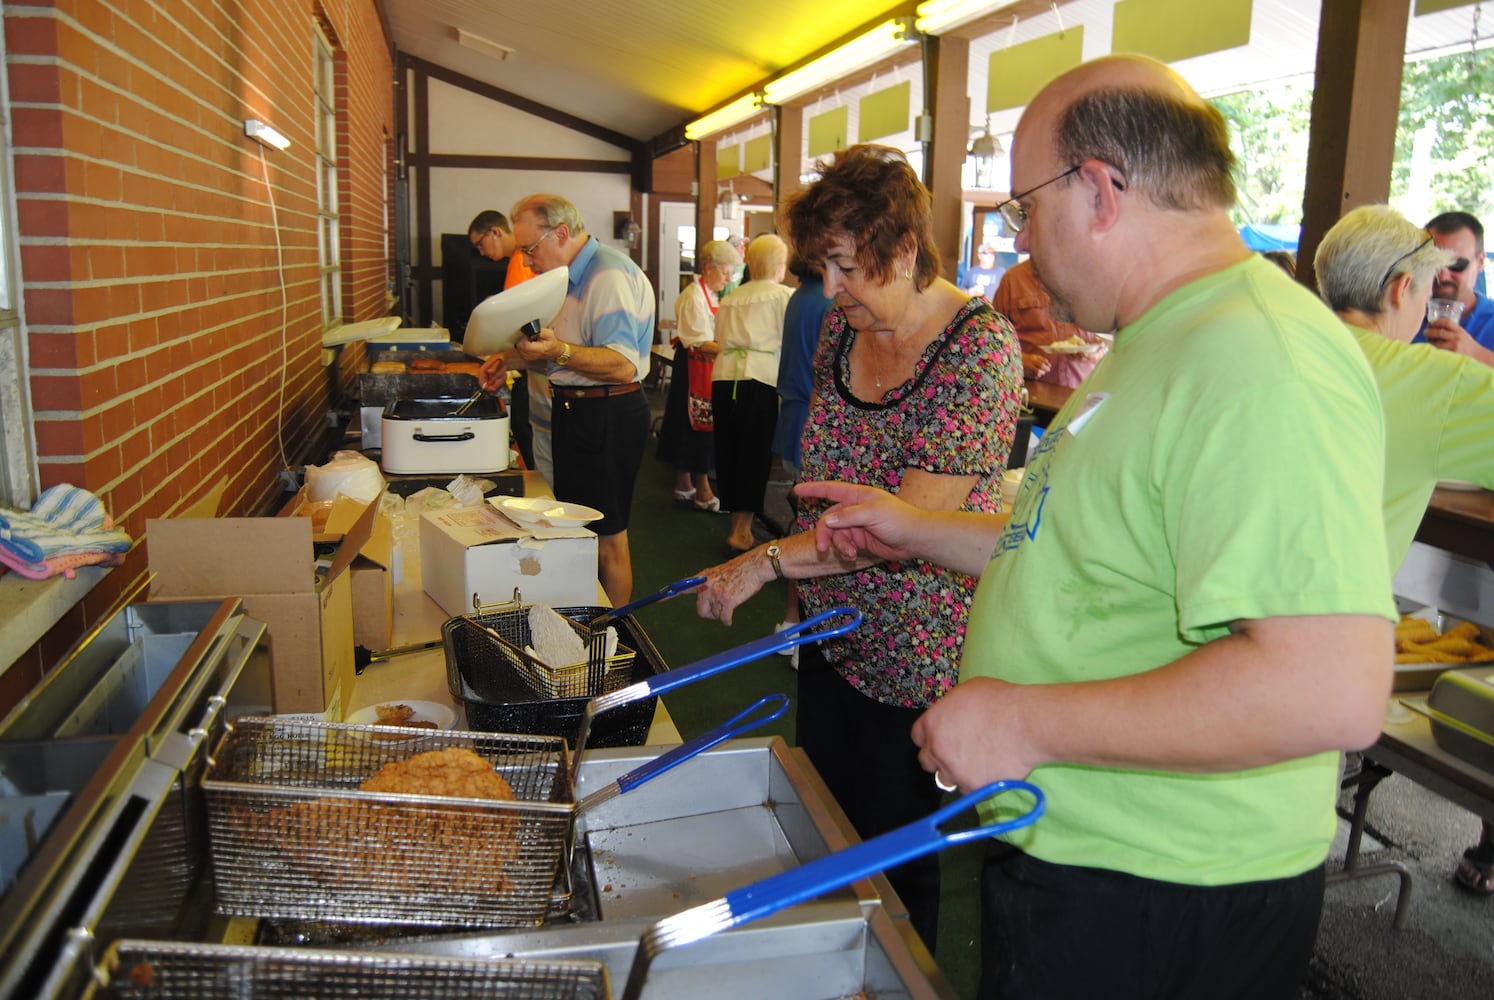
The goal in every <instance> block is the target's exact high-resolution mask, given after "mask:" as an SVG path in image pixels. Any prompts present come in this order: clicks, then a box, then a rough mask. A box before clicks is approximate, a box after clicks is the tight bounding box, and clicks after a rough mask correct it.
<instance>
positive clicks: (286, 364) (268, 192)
mask: <svg viewBox="0 0 1494 1000" xmlns="http://www.w3.org/2000/svg"><path fill="white" fill-rule="evenodd" d="M259 165H260V169H261V170H262V171H263V172H264V179H265V200H266V201H268V202H269V204H270V227H271V228H272V229H273V230H274V232H275V273H276V275H277V276H278V277H279V278H280V393H279V399H278V401H277V403H276V405H275V448H276V450H277V451H278V452H279V453H280V467H281V470H282V473H283V474H285V475H290V474H291V467H290V459H288V458H287V457H286V454H285V383H286V381H287V380H288V379H289V378H290V344H289V340H290V332H289V329H288V328H289V324H290V304H289V300H288V297H287V292H286V288H285V248H284V247H283V246H282V245H281V241H280V213H279V212H278V211H277V210H276V208H275V189H274V188H272V187H271V186H270V163H269V161H268V160H266V159H265V147H264V144H263V143H261V144H260V146H259Z"/></svg>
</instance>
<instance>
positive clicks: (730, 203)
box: [719, 181, 742, 222]
mask: <svg viewBox="0 0 1494 1000" xmlns="http://www.w3.org/2000/svg"><path fill="white" fill-rule="evenodd" d="M719 205H720V208H721V218H723V219H725V220H727V221H728V222H730V221H731V220H733V219H735V218H737V217H738V216H740V215H741V214H742V201H741V199H739V198H738V197H737V192H736V191H735V190H733V189H732V186H731V182H730V181H728V182H727V184H726V193H725V194H723V195H722V196H721V198H720V201H719Z"/></svg>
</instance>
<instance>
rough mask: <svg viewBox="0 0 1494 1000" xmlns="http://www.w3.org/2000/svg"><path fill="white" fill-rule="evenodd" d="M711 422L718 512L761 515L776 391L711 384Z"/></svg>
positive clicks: (748, 384)
mask: <svg viewBox="0 0 1494 1000" xmlns="http://www.w3.org/2000/svg"><path fill="white" fill-rule="evenodd" d="M711 417H712V419H713V420H714V421H715V424H716V434H715V437H716V476H717V479H718V483H717V487H716V492H717V493H718V494H720V496H721V508H722V509H723V510H729V511H732V512H734V513H736V512H746V511H751V512H752V513H754V514H761V513H762V512H763V494H765V493H766V492H767V490H768V474H769V473H770V472H771V471H772V469H773V431H775V430H776V429H777V428H778V390H777V389H774V388H773V387H772V386H770V385H764V384H763V383H761V382H754V381H753V380H751V379H743V380H742V381H740V382H714V383H712V384H711Z"/></svg>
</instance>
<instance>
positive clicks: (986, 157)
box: [966, 115, 1006, 190]
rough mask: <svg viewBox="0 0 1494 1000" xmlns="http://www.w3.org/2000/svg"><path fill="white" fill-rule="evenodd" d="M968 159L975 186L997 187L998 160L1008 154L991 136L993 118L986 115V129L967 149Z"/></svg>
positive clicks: (984, 188)
mask: <svg viewBox="0 0 1494 1000" xmlns="http://www.w3.org/2000/svg"><path fill="white" fill-rule="evenodd" d="M966 153H967V157H966V159H968V160H969V162H970V167H971V170H972V171H973V173H974V175H975V186H976V187H978V188H981V189H983V190H990V189H992V188H994V187H995V186H996V158H997V157H999V156H1002V155H1004V154H1005V153H1006V150H1004V149H1002V148H1001V141H1000V140H999V139H997V138H996V136H994V135H992V134H991V116H990V115H986V129H985V131H984V132H982V133H981V134H980V135H978V136H976V137H975V139H974V140H973V141H972V142H971V143H970V145H969V146H968V147H967V148H966Z"/></svg>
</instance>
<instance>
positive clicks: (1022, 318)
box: [991, 259, 1105, 388]
mask: <svg viewBox="0 0 1494 1000" xmlns="http://www.w3.org/2000/svg"><path fill="white" fill-rule="evenodd" d="M1050 302H1051V300H1050V299H1049V298H1048V292H1047V291H1046V290H1045V289H1044V288H1043V284H1042V282H1041V281H1039V280H1038V278H1037V275H1036V274H1034V273H1033V270H1032V261H1031V260H1030V259H1029V260H1024V261H1021V262H1019V263H1018V264H1016V265H1015V266H1013V267H1011V268H1009V269H1008V270H1007V272H1006V274H1005V275H1003V276H1002V278H1001V284H1000V285H999V286H997V288H996V294H995V295H993V296H992V297H991V305H993V306H995V307H996V311H997V312H999V313H1001V315H1003V316H1005V317H1006V318H1007V319H1009V320H1011V324H1012V329H1014V330H1016V331H1017V339H1019V340H1020V341H1021V342H1022V376H1023V377H1024V378H1030V379H1036V380H1037V381H1039V382H1051V383H1053V384H1054V385H1063V386H1068V387H1069V388H1074V387H1075V386H1077V385H1078V384H1079V383H1080V382H1083V381H1084V379H1085V377H1086V376H1088V375H1089V373H1090V372H1092V371H1094V370H1095V365H1096V364H1098V363H1099V360H1100V358H1101V357H1102V356H1104V353H1105V343H1104V341H1102V340H1101V339H1100V338H1099V337H1097V336H1096V335H1095V334H1093V333H1090V332H1089V331H1088V330H1081V329H1079V327H1077V326H1075V325H1074V324H1073V323H1068V322H1065V321H1062V320H1059V319H1056V318H1054V316H1053V310H1052V309H1051V308H1050ZM1081 341H1082V342H1083V343H1084V344H1087V345H1092V346H1090V347H1089V348H1087V349H1085V353H1077V352H1078V351H1079V350H1080V349H1079V348H1078V347H1077V346H1075V345H1077V344H1078V343H1079V342H1081ZM1059 342H1064V343H1065V345H1066V347H1065V348H1064V349H1069V348H1072V349H1073V351H1074V353H1056V352H1055V353H1051V354H1050V353H1048V352H1047V351H1045V350H1043V348H1045V347H1048V346H1049V345H1051V344H1057V343H1059Z"/></svg>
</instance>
